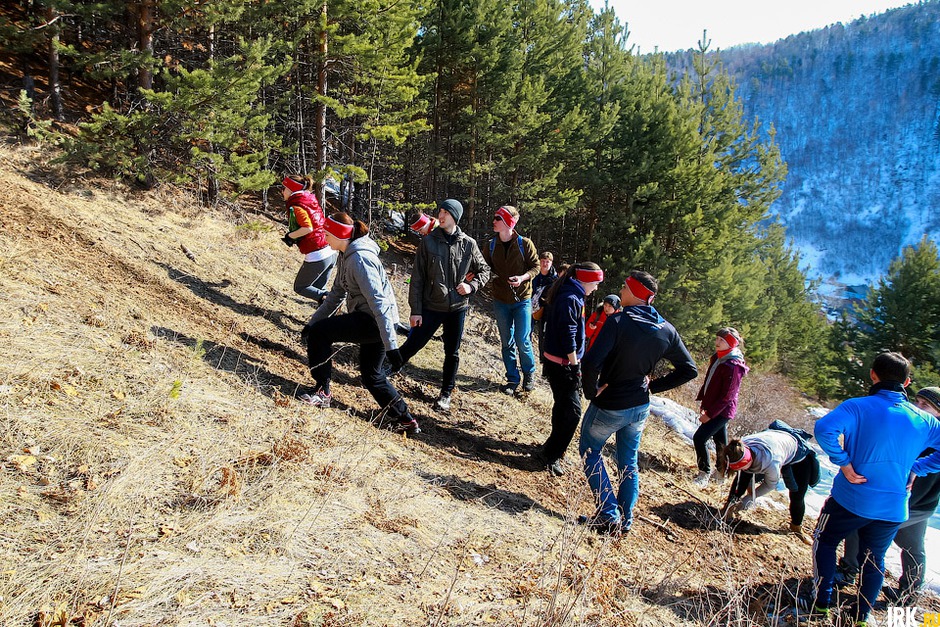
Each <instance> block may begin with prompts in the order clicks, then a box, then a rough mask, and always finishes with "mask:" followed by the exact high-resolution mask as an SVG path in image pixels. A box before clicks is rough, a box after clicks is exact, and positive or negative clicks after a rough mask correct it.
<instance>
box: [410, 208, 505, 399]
mask: <svg viewBox="0 0 940 627" xmlns="http://www.w3.org/2000/svg"><path fill="white" fill-rule="evenodd" d="M461 216H463V205H461V204H460V202H458V201H457V200H454V199H453V198H448V199H447V200H445V201H443V202H442V203H440V204H439V205H438V212H437V221H438V222H439V224H440V225H439V226H438V227H437V228H436V229H434V230H432V231H431V232H430V234H428V235H427V237H425V238H423V239H422V240H421V243H420V244H418V252H417V254H416V255H415V265H414V271H413V272H412V273H411V283H410V286H409V289H408V301H409V304H410V305H411V320H410V322H411V333H410V334H409V335H408V340H407V341H406V342H405V344H404V346H402V347H401V357H402V361H403V363H407V362H408V361H409V360H410V359H411V358H412V357H414V355H415V354H416V353H417V352H418V351H419V350H421V349H422V348H424V347H425V346H426V345H427V343H428V342H429V341H430V340H431V338H432V337H433V336H434V333H435V332H436V331H437V330H438V329H439V328H440V327H441V326H442V325H443V327H444V338H443V339H444V366H443V373H442V380H441V394H440V396H439V397H438V399H437V402H436V403H435V407H436V408H437V409H439V410H441V411H448V410H450V396H451V393H452V392H453V391H454V387H455V385H456V382H457V367H458V366H459V365H460V341H461V339H462V338H463V330H464V321H465V319H466V317H467V311H468V309H469V308H470V295H471V294H473V293H474V292H477V291H479V289H480V288H481V287H483V286H484V285H486V282H487V281H488V280H489V277H490V269H489V266H487V265H486V262H485V261H483V255H482V254H481V253H480V249H479V248H478V247H477V243H476V241H475V240H474V239H473V238H471V237H468V236H467V235H466V234H465V233H464V232H463V231H461V230H460V227H458V226H457V222H459V221H460V218H461Z"/></svg>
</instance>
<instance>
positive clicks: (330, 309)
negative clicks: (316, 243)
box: [299, 213, 421, 435]
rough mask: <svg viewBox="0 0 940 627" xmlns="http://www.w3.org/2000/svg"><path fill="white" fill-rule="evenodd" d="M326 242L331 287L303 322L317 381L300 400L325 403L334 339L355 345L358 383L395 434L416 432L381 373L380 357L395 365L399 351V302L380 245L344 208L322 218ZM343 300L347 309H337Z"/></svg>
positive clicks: (401, 401)
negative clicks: (331, 261) (331, 260)
mask: <svg viewBox="0 0 940 627" xmlns="http://www.w3.org/2000/svg"><path fill="white" fill-rule="evenodd" d="M324 228H325V229H326V234H327V235H326V238H327V241H328V242H329V244H330V247H331V248H333V249H334V250H336V251H337V252H338V253H339V260H338V261H337V263H336V280H335V281H333V289H331V290H330V292H329V293H328V294H327V295H326V298H325V299H324V300H323V304H321V305H320V307H318V308H317V311H316V312H315V313H314V314H313V318H312V319H311V320H310V322H309V323H308V324H307V326H306V327H304V332H303V333H302V334H301V337H302V338H303V339H304V341H305V342H306V344H307V360H308V363H309V365H310V374H311V375H312V376H313V379H314V381H315V383H316V385H315V388H314V390H313V392H312V393H310V394H303V395H301V396H300V397H299V399H300V400H301V401H303V402H306V403H307V404H309V405H313V406H315V407H329V406H330V403H331V402H332V399H333V395H332V392H331V390H330V380H331V379H332V375H333V344H335V343H337V342H349V343H353V344H359V374H360V375H361V377H362V384H363V385H364V386H365V387H366V389H367V390H369V393H370V394H372V398H374V399H375V400H376V402H377V403H378V404H379V406H380V407H381V408H382V409H383V410H386V409H387V410H388V414H389V416H391V418H392V424H391V425H389V426H390V428H391V429H392V430H394V431H396V432H399V433H407V434H409V435H414V434H416V433H420V432H421V429H420V427H419V426H418V421H417V420H415V419H414V417H413V416H412V415H411V413H410V412H409V411H408V405H407V404H406V403H405V399H403V398H402V396H401V394H399V393H398V390H396V389H395V387H394V386H393V385H392V384H391V383H390V382H389V380H388V377H387V376H386V374H385V373H386V367H385V359H386V357H388V361H389V363H390V364H391V366H392V367H393V368H396V367H397V368H400V367H401V364H402V358H401V353H400V352H399V350H398V338H397V336H396V334H395V323H396V322H398V320H399V318H398V304H397V303H396V302H395V293H394V292H393V291H392V285H391V283H390V282H389V280H388V275H387V274H386V273H385V268H384V267H383V266H382V261H381V260H380V259H379V251H380V249H379V245H378V244H376V243H375V241H374V240H373V239H372V238H371V237H369V227H367V226H366V225H365V223H363V222H360V221H358V220H356V221H353V219H352V218H350V217H349V216H348V215H347V214H345V213H334V214H332V215H330V216H329V217H328V218H327V219H326V221H325V223H324ZM344 302H345V303H346V313H345V314H339V315H334V314H336V312H337V311H339V308H340V307H341V306H342V305H343V303H344Z"/></svg>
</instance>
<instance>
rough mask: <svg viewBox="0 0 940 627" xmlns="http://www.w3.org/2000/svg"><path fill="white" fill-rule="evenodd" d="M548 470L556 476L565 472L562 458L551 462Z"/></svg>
mask: <svg viewBox="0 0 940 627" xmlns="http://www.w3.org/2000/svg"><path fill="white" fill-rule="evenodd" d="M548 472H550V473H552V475H554V476H555V477H560V476H562V475H563V474H565V472H566V471H565V467H564V466H563V465H562V463H561V460H560V459H556V460H555V461H553V462H552V463H551V464H549V465H548Z"/></svg>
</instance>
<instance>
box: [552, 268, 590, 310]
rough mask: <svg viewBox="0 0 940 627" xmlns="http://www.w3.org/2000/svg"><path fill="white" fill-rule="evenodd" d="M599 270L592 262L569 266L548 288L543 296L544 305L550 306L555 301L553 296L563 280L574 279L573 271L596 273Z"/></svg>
mask: <svg viewBox="0 0 940 627" xmlns="http://www.w3.org/2000/svg"><path fill="white" fill-rule="evenodd" d="M600 269H601V267H600V266H599V265H597V264H596V263H594V262H593V261H579V262H578V263H573V264H571V265H570V266H568V267H567V268H566V269H565V274H564V277H563V276H562V275H561V274H559V275H558V278H557V279H555V282H554V283H552V286H551V287H550V288H548V292H547V293H546V294H545V304H546V305H551V304H552V301H554V300H555V296H556V295H557V294H558V290H560V289H561V285H562V283H564V282H565V278H567V277H571V278H572V279H574V275H575V270H593V271H595V272H596V271H598V270H600Z"/></svg>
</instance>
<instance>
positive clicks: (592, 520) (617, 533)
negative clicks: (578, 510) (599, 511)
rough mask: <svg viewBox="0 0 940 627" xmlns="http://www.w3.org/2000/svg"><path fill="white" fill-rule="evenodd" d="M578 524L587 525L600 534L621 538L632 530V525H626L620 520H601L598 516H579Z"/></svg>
mask: <svg viewBox="0 0 940 627" xmlns="http://www.w3.org/2000/svg"><path fill="white" fill-rule="evenodd" d="M578 524H579V525H587V526H588V527H590V528H591V529H592V530H593V531H595V532H597V533H599V534H600V535H602V536H610V537H611V538H619V537H621V536H622V535H623V534H625V533H627V532H628V531H630V526H629V525H627V526H624V524H623V523H622V522H621V521H619V520H609V519H607V520H600V519H598V518H597V517H596V516H578Z"/></svg>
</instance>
